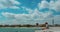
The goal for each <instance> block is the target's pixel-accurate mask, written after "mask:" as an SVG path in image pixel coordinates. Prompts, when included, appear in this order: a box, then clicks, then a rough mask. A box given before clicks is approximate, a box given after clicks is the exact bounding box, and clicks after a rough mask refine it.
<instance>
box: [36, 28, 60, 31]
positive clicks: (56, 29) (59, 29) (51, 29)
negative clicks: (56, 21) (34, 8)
mask: <svg viewBox="0 0 60 32" xmlns="http://www.w3.org/2000/svg"><path fill="white" fill-rule="evenodd" d="M35 32H60V27H50V28H49V29H45V30H35Z"/></svg>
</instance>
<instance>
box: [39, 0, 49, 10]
mask: <svg viewBox="0 0 60 32" xmlns="http://www.w3.org/2000/svg"><path fill="white" fill-rule="evenodd" d="M38 7H39V9H43V8H49V3H48V2H47V1H46V0H42V1H41V3H39V4H38Z"/></svg>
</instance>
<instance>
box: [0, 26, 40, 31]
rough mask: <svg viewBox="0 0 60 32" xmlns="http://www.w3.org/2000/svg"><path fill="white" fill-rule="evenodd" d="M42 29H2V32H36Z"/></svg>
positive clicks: (0, 29)
mask: <svg viewBox="0 0 60 32" xmlns="http://www.w3.org/2000/svg"><path fill="white" fill-rule="evenodd" d="M38 29H40V28H38V27H30V28H27V27H5V28H4V27H1V28H0V32H35V30H38Z"/></svg>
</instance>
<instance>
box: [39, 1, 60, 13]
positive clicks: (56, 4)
mask: <svg viewBox="0 0 60 32" xmlns="http://www.w3.org/2000/svg"><path fill="white" fill-rule="evenodd" d="M38 8H39V9H44V8H48V9H53V10H55V11H56V12H60V0H57V1H53V0H50V2H47V1H46V0H43V1H41V3H39V4H38Z"/></svg>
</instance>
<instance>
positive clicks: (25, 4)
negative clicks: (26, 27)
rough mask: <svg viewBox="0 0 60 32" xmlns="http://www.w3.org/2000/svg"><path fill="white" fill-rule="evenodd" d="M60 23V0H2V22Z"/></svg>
mask: <svg viewBox="0 0 60 32" xmlns="http://www.w3.org/2000/svg"><path fill="white" fill-rule="evenodd" d="M53 19H54V23H55V24H60V0H0V24H1V25H5V24H9V25H17V24H36V23H39V24H43V23H45V22H48V23H49V24H52V20H53Z"/></svg>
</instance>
